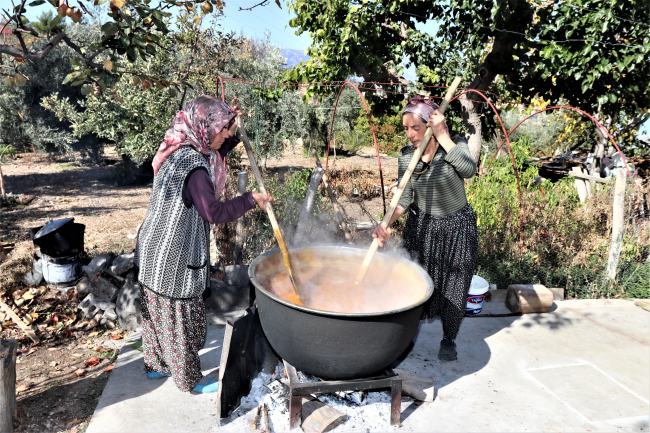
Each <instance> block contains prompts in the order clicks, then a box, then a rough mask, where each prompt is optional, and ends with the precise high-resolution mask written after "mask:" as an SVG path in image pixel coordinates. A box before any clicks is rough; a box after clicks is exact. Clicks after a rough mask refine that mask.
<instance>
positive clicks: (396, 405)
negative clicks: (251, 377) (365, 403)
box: [282, 360, 402, 430]
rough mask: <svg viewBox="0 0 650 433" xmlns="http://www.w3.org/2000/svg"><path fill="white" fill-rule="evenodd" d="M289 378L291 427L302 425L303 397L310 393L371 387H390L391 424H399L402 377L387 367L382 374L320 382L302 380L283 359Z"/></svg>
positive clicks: (294, 369)
mask: <svg viewBox="0 0 650 433" xmlns="http://www.w3.org/2000/svg"><path fill="white" fill-rule="evenodd" d="M282 362H283V363H284V368H285V370H286V372H287V378H288V379H289V395H290V400H289V428H290V429H292V430H293V429H294V428H297V427H300V422H301V417H300V413H301V410H302V398H303V397H305V396H309V395H310V394H321V393H330V392H332V393H333V392H340V391H366V390H370V389H379V388H390V424H391V425H399V423H400V413H401V401H402V379H400V377H399V376H398V375H397V374H395V373H394V372H393V370H391V369H387V370H386V371H385V373H384V374H383V375H381V376H374V377H367V378H363V379H351V380H328V381H320V382H302V381H301V380H300V379H299V378H298V372H297V371H296V368H295V367H294V366H293V365H291V364H289V363H288V362H287V361H284V360H283V361H282Z"/></svg>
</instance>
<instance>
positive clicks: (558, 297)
mask: <svg viewBox="0 0 650 433" xmlns="http://www.w3.org/2000/svg"><path fill="white" fill-rule="evenodd" d="M548 289H549V290H550V291H551V292H553V300H554V301H564V288H563V287H549V288H548Z"/></svg>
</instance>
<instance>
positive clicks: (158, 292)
mask: <svg viewBox="0 0 650 433" xmlns="http://www.w3.org/2000/svg"><path fill="white" fill-rule="evenodd" d="M235 102H236V100H233V103H235ZM238 114H239V115H241V112H240V111H239V106H238V105H234V107H232V108H231V107H229V106H228V104H226V103H224V102H221V101H220V100H218V99H216V98H213V97H211V96H201V97H199V98H197V99H195V100H193V101H192V102H190V103H189V104H188V105H187V106H186V107H185V108H184V109H183V110H181V111H180V112H178V114H176V116H175V117H174V120H173V121H172V124H171V126H170V127H169V129H168V130H167V133H166V134H165V138H164V140H163V142H162V144H161V145H160V148H159V149H158V152H157V153H156V156H155V157H154V160H153V163H152V164H153V169H154V174H155V176H154V184H153V189H152V191H151V200H150V202H149V210H148V211H147V215H146V216H145V219H144V222H143V223H142V225H141V227H140V230H139V232H138V240H137V245H136V264H137V265H138V267H139V273H138V280H139V282H140V286H141V289H140V303H141V307H142V321H143V323H142V341H143V351H144V363H145V369H146V371H147V377H148V378H149V379H158V378H161V377H166V376H171V377H172V378H173V380H174V383H175V384H176V386H177V387H178V389H180V390H181V391H194V392H200V393H210V392H215V391H217V389H218V385H219V383H218V382H217V381H215V380H213V379H210V378H207V377H206V378H204V377H203V375H202V374H201V362H200V360H199V349H201V347H203V343H204V342H205V334H206V318H205V307H204V304H203V298H202V293H203V291H204V290H205V289H206V288H208V287H209V284H210V223H213V224H223V223H228V222H232V221H235V220H236V219H238V218H239V217H241V216H242V215H243V214H244V213H246V212H247V211H249V210H251V209H253V208H254V207H255V206H256V205H259V206H260V207H261V208H262V209H266V203H268V202H272V201H274V199H273V198H271V197H269V196H266V195H264V194H260V193H257V192H247V193H245V194H244V195H242V196H240V197H237V198H234V199H232V200H226V201H221V196H222V194H223V189H224V186H225V184H226V169H225V166H224V158H225V157H226V155H227V154H228V152H229V151H230V150H231V149H233V148H234V147H235V146H236V145H237V144H238V143H239V140H237V139H236V138H235V137H234V134H235V129H236V127H237V125H236V123H235V118H236V116H237V115H238Z"/></svg>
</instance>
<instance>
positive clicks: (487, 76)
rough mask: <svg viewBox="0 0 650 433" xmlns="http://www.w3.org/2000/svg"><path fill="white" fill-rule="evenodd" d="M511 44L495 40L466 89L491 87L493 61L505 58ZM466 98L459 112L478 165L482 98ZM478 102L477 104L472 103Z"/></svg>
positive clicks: (471, 95)
mask: <svg viewBox="0 0 650 433" xmlns="http://www.w3.org/2000/svg"><path fill="white" fill-rule="evenodd" d="M512 46H513V44H512V42H509V43H503V42H501V41H500V40H498V39H497V40H495V41H494V44H493V46H492V51H490V54H488V56H487V57H486V59H485V61H484V62H483V64H482V65H481V66H480V67H479V68H478V71H477V73H476V77H474V81H472V83H471V84H470V85H469V86H467V89H468V90H469V89H476V90H481V91H486V90H488V89H489V88H490V85H492V82H493V81H494V79H495V78H496V77H497V68H498V67H499V65H498V63H495V60H494V59H500V58H506V56H508V55H509V52H510V51H511V50H512ZM466 96H467V98H466V99H465V100H463V98H461V101H460V104H461V110H462V118H463V122H464V123H465V124H466V125H467V131H466V133H465V135H466V136H467V141H468V144H469V150H470V152H471V153H472V156H473V157H474V161H476V164H477V165H478V164H479V162H480V159H481V141H482V137H481V132H482V131H481V126H482V125H481V119H480V117H479V107H480V106H481V105H482V102H483V98H482V97H481V96H480V95H479V94H478V93H473V92H468V93H467V94H466ZM473 101H478V102H473Z"/></svg>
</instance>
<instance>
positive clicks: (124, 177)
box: [116, 155, 135, 186]
mask: <svg viewBox="0 0 650 433" xmlns="http://www.w3.org/2000/svg"><path fill="white" fill-rule="evenodd" d="M122 167H123V170H124V171H123V172H122V173H121V176H118V178H117V179H116V183H117V184H118V185H120V186H125V185H132V184H133V183H134V182H135V164H134V163H133V160H132V159H131V158H129V157H128V156H127V155H122Z"/></svg>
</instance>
